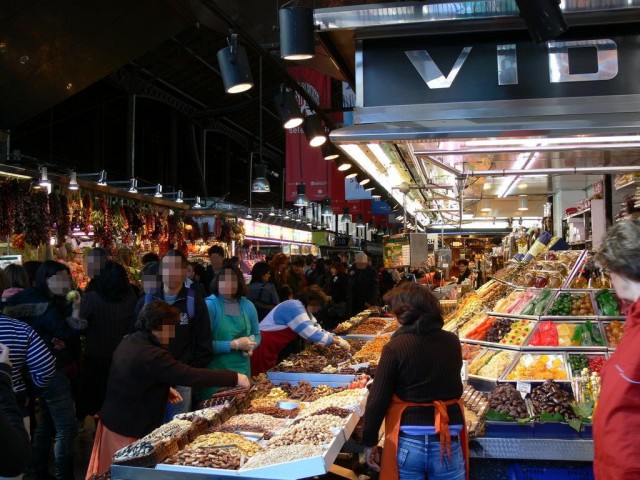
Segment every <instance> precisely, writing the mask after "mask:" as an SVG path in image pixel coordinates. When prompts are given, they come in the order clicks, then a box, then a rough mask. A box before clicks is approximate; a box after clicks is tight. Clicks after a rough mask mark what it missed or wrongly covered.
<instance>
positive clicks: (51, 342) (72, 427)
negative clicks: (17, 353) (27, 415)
mask: <svg viewBox="0 0 640 480" xmlns="http://www.w3.org/2000/svg"><path fill="white" fill-rule="evenodd" d="M70 288H71V272H70V271H69V269H68V268H67V266H65V265H63V264H62V263H59V262H54V261H51V260H48V261H46V262H44V263H43V264H42V265H40V268H38V273H37V274H36V279H35V284H34V286H33V287H32V288H28V289H26V290H23V291H22V292H20V293H17V294H15V295H14V296H12V297H11V298H9V299H8V301H7V306H6V307H5V309H4V314H5V315H7V316H9V317H13V318H18V319H20V320H23V321H25V322H26V323H28V324H29V325H30V326H31V327H32V328H33V329H34V330H35V331H36V332H37V333H38V335H40V338H42V340H43V341H44V342H45V344H46V345H47V347H48V348H49V350H50V351H51V353H52V354H53V355H54V357H55V359H56V373H54V375H53V377H52V378H51V381H50V382H49V385H48V386H47V388H46V389H45V390H44V392H43V393H42V400H43V401H42V402H41V403H40V406H41V417H40V421H39V422H38V427H37V429H36V434H35V437H34V441H33V464H34V470H35V474H36V479H40V478H43V479H44V478H49V477H50V475H49V452H50V450H51V443H52V440H53V438H54V437H55V446H54V455H55V478H56V479H58V480H60V479H67V478H73V444H74V441H75V438H76V434H77V428H78V427H77V423H76V416H75V407H74V400H73V395H72V391H71V383H70V379H71V378H74V377H76V376H77V375H78V360H79V354H80V336H79V331H80V330H84V329H85V328H86V321H83V320H82V319H81V318H80V314H79V311H80V306H79V305H80V298H79V296H78V297H77V298H76V299H75V300H74V302H73V304H71V303H69V301H67V299H66V298H65V297H66V295H67V293H68V292H69V290H70Z"/></svg>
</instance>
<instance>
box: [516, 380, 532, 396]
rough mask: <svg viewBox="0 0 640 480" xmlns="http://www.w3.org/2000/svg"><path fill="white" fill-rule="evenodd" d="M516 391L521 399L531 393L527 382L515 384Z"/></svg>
mask: <svg viewBox="0 0 640 480" xmlns="http://www.w3.org/2000/svg"><path fill="white" fill-rule="evenodd" d="M516 390H517V391H519V392H520V395H521V396H522V398H524V397H526V396H527V394H528V393H531V384H530V383H528V382H517V383H516Z"/></svg>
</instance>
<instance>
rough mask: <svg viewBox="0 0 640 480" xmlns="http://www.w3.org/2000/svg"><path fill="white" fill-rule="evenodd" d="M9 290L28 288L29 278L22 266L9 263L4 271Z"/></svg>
mask: <svg viewBox="0 0 640 480" xmlns="http://www.w3.org/2000/svg"><path fill="white" fill-rule="evenodd" d="M4 273H5V274H6V275H7V282H8V283H7V286H8V287H9V288H29V277H28V276H27V272H26V271H25V269H24V267H23V266H22V265H18V264H17V263H10V264H9V265H7V266H6V267H5V269H4Z"/></svg>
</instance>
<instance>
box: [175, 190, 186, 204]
mask: <svg viewBox="0 0 640 480" xmlns="http://www.w3.org/2000/svg"><path fill="white" fill-rule="evenodd" d="M176 203H184V193H183V192H182V190H178V193H177V194H176Z"/></svg>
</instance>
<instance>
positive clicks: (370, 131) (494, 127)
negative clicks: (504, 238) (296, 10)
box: [315, 0, 640, 227]
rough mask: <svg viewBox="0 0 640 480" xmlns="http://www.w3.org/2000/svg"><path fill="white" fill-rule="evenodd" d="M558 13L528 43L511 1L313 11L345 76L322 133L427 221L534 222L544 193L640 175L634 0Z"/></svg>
mask: <svg viewBox="0 0 640 480" xmlns="http://www.w3.org/2000/svg"><path fill="white" fill-rule="evenodd" d="M605 7H606V8H605ZM562 14H563V15H564V18H565V19H566V23H567V24H568V26H569V28H568V31H567V32H565V33H564V34H562V35H561V36H559V37H557V38H554V39H550V40H548V41H545V42H541V43H534V42H533V41H532V40H531V37H530V36H529V33H528V32H527V29H526V26H525V22H524V21H523V18H521V17H520V16H519V10H518V8H517V6H516V5H515V2H453V3H452V2H447V3H444V2H443V3H440V4H429V3H423V2H403V3H402V4H381V5H366V6H356V7H341V8H327V9H320V10H316V12H315V19H316V22H317V24H318V25H319V30H320V33H319V36H320V38H321V40H322V41H323V43H325V44H326V45H334V46H336V48H335V49H331V48H328V49H329V50H330V51H334V52H336V55H338V56H339V57H340V58H339V60H340V61H339V63H340V64H341V65H346V68H353V71H354V77H355V91H356V105H357V106H356V108H355V112H354V113H355V114H354V118H355V121H354V124H353V125H352V126H349V127H346V128H341V129H338V130H334V131H333V132H332V133H331V139H332V141H333V142H335V143H336V144H338V145H339V146H340V147H341V148H342V149H343V150H344V152H346V153H347V154H348V155H349V156H350V157H351V159H352V160H353V161H354V162H355V163H357V164H358V165H359V166H360V167H361V168H363V169H364V170H365V171H366V172H367V173H369V174H370V175H371V176H372V178H375V179H376V181H377V183H378V184H379V185H380V186H381V187H383V188H384V189H385V190H387V191H388V192H389V194H390V195H391V196H392V197H393V198H394V199H395V200H396V201H397V202H398V203H400V204H405V205H406V207H407V211H408V212H409V213H411V214H412V215H413V216H415V219H416V220H417V221H418V223H419V224H422V225H423V226H425V225H428V224H431V225H432V226H434V225H435V226H437V225H441V224H447V225H451V224H454V225H458V226H459V227H461V226H462V225H463V224H469V223H471V222H473V223H478V222H481V221H486V222H492V223H493V222H495V220H496V219H498V220H500V219H507V218H514V217H527V216H537V217H540V216H542V209H543V204H544V203H545V202H546V201H547V200H548V198H549V196H550V195H552V194H554V193H557V192H559V191H581V190H584V189H586V188H587V187H589V186H590V185H592V184H593V183H594V182H596V181H597V180H599V179H600V178H602V175H604V174H616V173H629V172H636V171H640V156H639V155H638V154H639V153H640V115H639V113H640V84H639V83H638V82H637V71H638V65H640V49H638V47H637V45H638V39H639V38H640V27H639V25H640V23H639V20H640V2H639V1H633V0H631V1H626V0H625V1H622V0H615V1H611V2H606V5H605V4H604V2H595V1H593V2H588V1H587V2H572V1H567V2H563V3H562ZM345 45H346V47H345ZM348 45H352V46H353V48H352V49H350V48H348ZM338 46H341V48H339V47H338Z"/></svg>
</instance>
